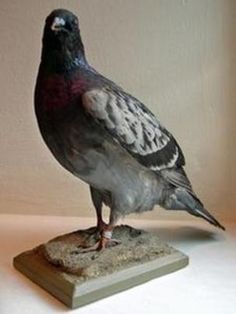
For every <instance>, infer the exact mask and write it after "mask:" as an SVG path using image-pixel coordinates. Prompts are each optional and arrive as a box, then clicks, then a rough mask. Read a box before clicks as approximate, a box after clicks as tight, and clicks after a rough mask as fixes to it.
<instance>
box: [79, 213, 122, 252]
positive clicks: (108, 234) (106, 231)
mask: <svg viewBox="0 0 236 314" xmlns="http://www.w3.org/2000/svg"><path fill="white" fill-rule="evenodd" d="M117 221H118V217H116V216H115V215H114V214H112V212H111V215H110V221H109V224H108V225H107V224H105V223H104V226H103V229H102V231H101V237H100V239H99V241H98V242H97V243H95V245H93V246H91V247H88V248H85V249H83V250H81V251H80V253H88V252H93V251H101V250H104V249H106V248H109V247H112V246H115V245H117V244H120V243H121V241H119V240H116V239H112V232H113V229H114V227H115V225H116V223H117Z"/></svg>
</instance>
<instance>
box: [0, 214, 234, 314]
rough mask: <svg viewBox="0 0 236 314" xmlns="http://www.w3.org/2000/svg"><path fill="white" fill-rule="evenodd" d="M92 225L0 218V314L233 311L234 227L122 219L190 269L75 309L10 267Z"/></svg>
mask: <svg viewBox="0 0 236 314" xmlns="http://www.w3.org/2000/svg"><path fill="white" fill-rule="evenodd" d="M93 222H94V220H92V219H86V218H78V217H52V216H19V215H0V313H1V314H13V313H14V314H17V313H22V314H27V313H29V314H31V313H34V314H38V313H42V314H45V313H47V314H50V313H70V312H73V313H77V312H78V313H80V314H87V313H96V314H100V313H101V314H111V313H112V314H116V313H117V314H118V313H119V314H121V313H122V314H124V313H135V314H143V313H146V314H152V313H153V314H154V313H155V314H156V313H160V314H169V313H171V314H173V313H174V314H178V313H181V314H185V313H188V314H195V313H197V314H199V313H201V314H204V313H206V314H211V313H212V314H213V313H214V314H231V313H232V314H235V313H236V224H235V225H234V224H231V225H226V227H227V232H225V233H224V232H221V231H218V230H216V229H215V228H213V227H211V226H208V225H207V224H205V223H204V222H203V221H200V220H198V219H195V220H191V221H184V222H179V221H172V222H170V221H166V222H163V221H161V222H158V221H140V220H132V221H131V220H125V221H124V223H129V224H132V226H133V227H137V228H143V229H146V230H150V231H152V232H155V233H157V234H158V235H159V236H160V237H161V238H162V239H163V240H166V241H167V242H168V243H170V244H172V245H173V246H174V247H175V248H177V249H180V250H182V251H183V252H184V253H186V254H187V255H188V256H189V258H190V265H189V266H187V267H186V268H184V269H182V270H180V271H177V272H175V273H172V274H169V275H167V276H164V277H161V278H157V279H154V280H152V281H150V282H148V283H145V284H143V285H140V286H138V287H135V288H132V289H130V290H127V291H124V292H121V293H119V294H116V295H114V296H111V297H108V298H106V299H102V300H100V301H98V302H95V303H92V304H90V305H87V306H85V307H82V308H80V309H76V310H73V311H70V310H68V308H66V306H64V305H63V304H62V303H60V302H59V301H57V300H56V299H55V298H54V297H52V296H51V295H49V294H48V293H47V292H45V291H44V290H42V289H41V288H40V287H38V286H37V285H35V284H34V283H32V282H31V281H30V280H29V279H27V278H26V277H25V276H23V275H22V274H21V273H19V272H18V271H17V270H15V269H14V268H13V266H12V259H13V257H14V256H16V255H17V254H19V253H21V252H22V251H25V250H27V249H31V248H33V247H35V246H36V245H38V244H40V243H42V242H45V241H47V240H49V239H51V238H52V237H55V236H57V235H59V234H63V233H67V232H71V231H74V230H76V229H80V228H87V227H89V226H91V225H92V224H93Z"/></svg>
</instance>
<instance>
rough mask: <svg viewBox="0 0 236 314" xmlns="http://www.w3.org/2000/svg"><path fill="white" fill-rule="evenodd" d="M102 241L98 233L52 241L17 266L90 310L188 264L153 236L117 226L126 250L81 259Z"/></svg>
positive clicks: (66, 300) (23, 257) (28, 253)
mask: <svg viewBox="0 0 236 314" xmlns="http://www.w3.org/2000/svg"><path fill="white" fill-rule="evenodd" d="M98 237H99V235H98V233H96V229H95V228H90V229H86V230H78V231H75V232H72V233H69V234H65V235H62V236H59V237H57V238H54V239H52V240H51V241H49V242H48V243H46V244H42V245H40V246H38V247H36V248H34V249H33V250H30V251H26V252H23V253H21V254H20V255H18V256H16V257H15V258H14V261H13V263H14V266H15V268H16V269H18V270H19V271H20V272H22V273H23V274H24V275H26V276H27V277H28V278H29V279H31V280H32V281H33V282H35V283H37V284H38V285H39V286H41V287H42V288H44V289H45V290H47V291H48V292H50V293H51V294H52V295H54V296H55V297H56V298H57V299H59V300H60V301H62V302H63V303H65V304H66V305H67V306H69V307H70V308H76V307H80V306H83V305H85V304H89V303H91V302H94V301H96V300H99V299H102V298H104V297H107V296H110V295H113V294H115V293H117V292H120V291H123V290H126V289H129V288H131V287H134V286H136V285H139V284H141V283H144V282H147V281H149V280H150V279H153V278H157V277H160V276H163V275H166V274H168V273H171V272H173V271H176V270H178V269H181V268H183V267H185V266H186V265H187V264H188V257H187V256H186V255H184V254H183V253H181V252H179V251H177V250H175V249H174V248H172V247H170V246H169V245H167V244H165V243H163V242H161V241H160V239H159V238H158V237H157V236H156V235H153V234H150V233H148V232H146V231H143V230H138V229H134V228H132V227H130V226H125V225H121V226H117V227H116V228H115V229H114V233H113V237H114V238H115V239H118V240H120V241H121V244H119V245H116V246H114V247H111V248H108V249H105V250H104V251H100V252H97V251H95V252H87V253H82V252H81V250H82V248H83V247H88V246H91V245H93V244H94V243H95V242H96V241H97V239H98Z"/></svg>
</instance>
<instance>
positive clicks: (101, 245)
mask: <svg viewBox="0 0 236 314" xmlns="http://www.w3.org/2000/svg"><path fill="white" fill-rule="evenodd" d="M120 243H121V241H119V240H116V239H108V238H104V237H101V239H100V240H99V241H98V242H97V243H95V244H94V245H93V246H90V247H88V248H84V249H82V250H81V251H80V253H88V252H94V251H102V250H105V249H107V248H109V247H112V246H115V245H118V244H120Z"/></svg>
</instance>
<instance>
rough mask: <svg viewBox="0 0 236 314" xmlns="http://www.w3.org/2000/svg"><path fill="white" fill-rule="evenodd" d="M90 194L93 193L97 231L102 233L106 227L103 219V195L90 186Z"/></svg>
mask: <svg viewBox="0 0 236 314" xmlns="http://www.w3.org/2000/svg"><path fill="white" fill-rule="evenodd" d="M90 193H91V198H92V202H93V205H94V207H95V209H96V215H97V231H98V232H99V233H101V232H102V230H103V228H104V227H105V226H106V223H105V222H104V221H103V219H102V195H101V193H100V192H99V191H98V190H97V189H95V188H93V187H91V186H90Z"/></svg>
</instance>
